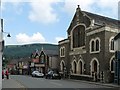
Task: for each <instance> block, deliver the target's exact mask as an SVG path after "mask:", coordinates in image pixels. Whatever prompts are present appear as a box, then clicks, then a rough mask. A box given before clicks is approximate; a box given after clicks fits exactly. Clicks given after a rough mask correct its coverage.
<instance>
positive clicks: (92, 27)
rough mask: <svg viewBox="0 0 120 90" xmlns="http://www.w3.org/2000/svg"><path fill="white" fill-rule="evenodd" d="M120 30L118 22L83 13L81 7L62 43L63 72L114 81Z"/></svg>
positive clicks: (60, 45)
mask: <svg viewBox="0 0 120 90" xmlns="http://www.w3.org/2000/svg"><path fill="white" fill-rule="evenodd" d="M119 25H120V24H119ZM119 28H120V26H118V20H115V19H112V18H108V17H104V16H100V15H97V14H93V13H90V12H86V11H82V10H81V9H80V7H79V5H78V7H77V9H76V12H75V15H74V17H73V19H72V21H71V23H70V25H69V28H68V29H67V38H66V39H64V40H61V41H59V59H60V62H59V67H60V73H61V74H64V73H65V71H66V75H67V76H69V77H70V78H75V79H86V80H94V76H95V75H96V79H97V81H101V79H102V80H103V81H104V82H113V78H114V60H115V55H114V53H115V51H114V39H113V38H114V36H115V35H116V34H117V33H119Z"/></svg>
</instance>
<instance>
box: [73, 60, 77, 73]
mask: <svg viewBox="0 0 120 90" xmlns="http://www.w3.org/2000/svg"><path fill="white" fill-rule="evenodd" d="M76 66H77V65H76V62H75V61H74V62H73V73H76Z"/></svg>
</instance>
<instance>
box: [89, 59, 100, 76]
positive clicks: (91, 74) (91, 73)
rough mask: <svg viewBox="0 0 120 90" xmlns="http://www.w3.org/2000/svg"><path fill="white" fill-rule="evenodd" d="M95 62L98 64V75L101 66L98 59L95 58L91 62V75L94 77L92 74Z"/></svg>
mask: <svg viewBox="0 0 120 90" xmlns="http://www.w3.org/2000/svg"><path fill="white" fill-rule="evenodd" d="M93 61H96V62H97V74H98V73H99V67H100V64H99V61H98V59H97V58H95V57H94V58H93V59H92V60H91V62H90V73H91V76H92V72H93V66H92V64H93Z"/></svg>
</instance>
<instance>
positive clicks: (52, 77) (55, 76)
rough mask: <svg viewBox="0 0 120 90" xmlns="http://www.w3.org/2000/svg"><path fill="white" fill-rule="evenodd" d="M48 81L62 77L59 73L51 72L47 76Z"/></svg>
mask: <svg viewBox="0 0 120 90" xmlns="http://www.w3.org/2000/svg"><path fill="white" fill-rule="evenodd" d="M46 79H61V75H60V74H59V72H57V71H53V70H50V71H48V73H47V74H46Z"/></svg>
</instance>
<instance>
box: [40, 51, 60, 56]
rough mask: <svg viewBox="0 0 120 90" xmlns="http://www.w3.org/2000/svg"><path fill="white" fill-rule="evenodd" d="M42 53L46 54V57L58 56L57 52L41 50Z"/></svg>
mask: <svg viewBox="0 0 120 90" xmlns="http://www.w3.org/2000/svg"><path fill="white" fill-rule="evenodd" d="M41 52H42V51H41ZM43 53H44V54H46V55H48V56H55V55H58V51H57V50H43Z"/></svg>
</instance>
